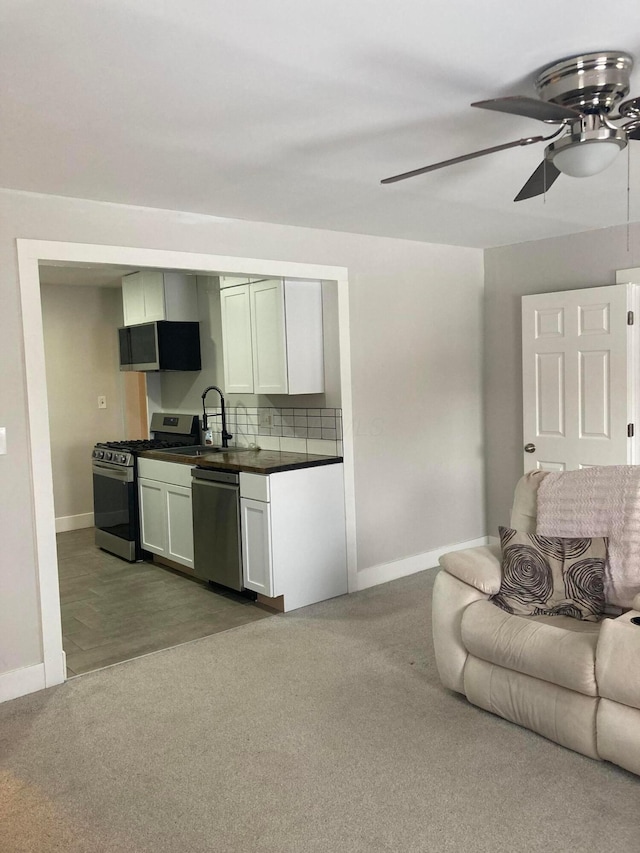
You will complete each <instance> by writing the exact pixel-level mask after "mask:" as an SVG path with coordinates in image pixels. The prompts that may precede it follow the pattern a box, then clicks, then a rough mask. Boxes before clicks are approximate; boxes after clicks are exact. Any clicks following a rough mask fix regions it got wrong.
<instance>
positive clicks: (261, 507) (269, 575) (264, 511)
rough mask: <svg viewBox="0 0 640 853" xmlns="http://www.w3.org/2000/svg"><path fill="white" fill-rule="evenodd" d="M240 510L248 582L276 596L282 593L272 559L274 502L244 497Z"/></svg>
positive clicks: (243, 552) (255, 590) (246, 581)
mask: <svg viewBox="0 0 640 853" xmlns="http://www.w3.org/2000/svg"><path fill="white" fill-rule="evenodd" d="M240 512H241V527H242V571H243V577H244V585H245V587H246V588H247V589H252V590H253V591H254V592H259V593H261V594H262V595H266V596H268V597H269V598H273V597H275V596H276V595H278V593H277V592H276V589H275V584H274V578H273V563H272V559H271V519H270V505H269V504H268V503H264V502H263V501H254V500H249V499H247V498H242V499H241V500H240Z"/></svg>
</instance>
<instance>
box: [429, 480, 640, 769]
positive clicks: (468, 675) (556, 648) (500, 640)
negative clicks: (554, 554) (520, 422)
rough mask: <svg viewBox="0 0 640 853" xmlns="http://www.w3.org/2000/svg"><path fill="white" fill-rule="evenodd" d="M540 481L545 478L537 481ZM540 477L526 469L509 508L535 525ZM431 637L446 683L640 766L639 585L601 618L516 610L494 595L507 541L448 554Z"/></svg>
mask: <svg viewBox="0 0 640 853" xmlns="http://www.w3.org/2000/svg"><path fill="white" fill-rule="evenodd" d="M538 482H539V481H538ZM537 485H538V483H537V482H536V480H535V478H534V479H532V478H526V477H523V478H522V479H521V480H520V481H519V483H518V485H517V487H516V493H515V498H514V505H513V510H512V514H511V526H512V527H513V528H515V529H516V530H520V531H523V532H527V533H535V525H536V492H537ZM440 564H441V566H442V571H440V572H439V573H438V576H437V577H436V581H435V587H434V593H433V641H434V646H435V656H436V663H437V667H438V672H439V674H440V678H441V680H442V683H443V684H444V686H445V687H448V688H449V689H450V690H455V691H458V692H459V693H462V694H463V695H465V696H466V697H467V699H468V700H469V701H470V702H472V703H473V704H474V705H478V706H479V707H480V708H484V709H485V710H487V711H491V712H493V713H494V714H498V715H499V716H501V717H504V718H505V719H507V720H510V721H511V722H513V723H518V724H519V725H521V726H525V727H526V728H528V729H531V730H532V731H534V732H538V733H539V734H541V735H544V737H547V738H549V739H550V740H553V741H555V742H556V743H559V744H561V745H562V746H566V747H569V748H570V749H573V750H576V751H577V752H581V753H582V754H583V755H588V756H590V757H591V758H598V759H606V760H608V761H612V762H614V763H615V764H618V765H620V766H621V767H624V768H626V769H627V770H630V771H632V772H633V773H637V774H640V626H635V625H633V624H632V623H631V622H630V619H631V617H632V616H640V595H638V596H636V598H635V600H634V602H633V610H630V611H628V612H626V613H624V614H623V615H622V616H619V617H617V618H606V619H603V620H602V621H601V622H599V623H598V622H582V621H580V620H578V619H573V618H571V617H568V616H515V615H512V614H510V613H506V612H505V611H504V610H502V609H500V608H499V607H497V606H496V605H494V604H493V603H492V602H491V601H490V600H489V597H490V596H491V595H493V594H494V593H496V592H498V589H499V587H500V580H501V568H500V547H499V546H484V547H480V548H471V549H468V550H465V551H454V552H452V553H449V554H445V555H444V556H443V557H442V558H441V559H440Z"/></svg>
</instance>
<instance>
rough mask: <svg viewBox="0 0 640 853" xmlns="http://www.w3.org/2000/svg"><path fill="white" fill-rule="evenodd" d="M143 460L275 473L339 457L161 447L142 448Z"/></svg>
mask: <svg viewBox="0 0 640 853" xmlns="http://www.w3.org/2000/svg"><path fill="white" fill-rule="evenodd" d="M140 456H141V457H142V458H143V459H158V460H160V461H162V462H178V463H179V464H180V465H197V466H198V467H199V468H213V469H215V470H217V471H235V472H238V471H243V472H245V473H248V474H275V473H276V472H277V471H293V470H294V469H295V468H315V467H317V466H319V465H335V464H336V463H339V462H342V456H320V455H318V454H316V453H287V452H285V451H282V450H234V449H233V448H229V449H228V450H223V451H218V452H215V453H203V454H202V456H188V455H183V454H180V453H164V452H163V451H162V450H145V451H144V452H143V453H141V454H140Z"/></svg>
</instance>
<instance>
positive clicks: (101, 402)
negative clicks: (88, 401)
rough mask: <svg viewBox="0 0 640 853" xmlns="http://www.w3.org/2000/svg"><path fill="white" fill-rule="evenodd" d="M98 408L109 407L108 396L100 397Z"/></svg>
mask: <svg viewBox="0 0 640 853" xmlns="http://www.w3.org/2000/svg"><path fill="white" fill-rule="evenodd" d="M98 408H99V409H106V408H107V398H106V397H104V396H103V397H98Z"/></svg>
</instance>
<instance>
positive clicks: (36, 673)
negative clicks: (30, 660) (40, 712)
mask: <svg viewBox="0 0 640 853" xmlns="http://www.w3.org/2000/svg"><path fill="white" fill-rule="evenodd" d="M45 686H46V685H45V677H44V664H43V663H37V664H35V665H34V666H25V667H22V669H14V670H13V671H12V672H3V673H2V674H1V675H0V702H8V701H9V699H17V698H18V696H26V694H27V693H35V692H36V690H44V688H45Z"/></svg>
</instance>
